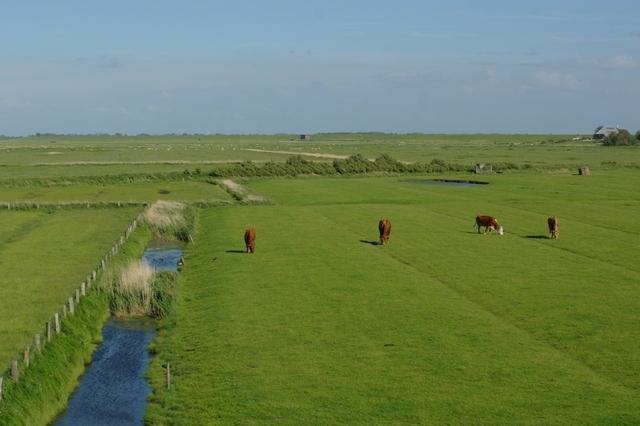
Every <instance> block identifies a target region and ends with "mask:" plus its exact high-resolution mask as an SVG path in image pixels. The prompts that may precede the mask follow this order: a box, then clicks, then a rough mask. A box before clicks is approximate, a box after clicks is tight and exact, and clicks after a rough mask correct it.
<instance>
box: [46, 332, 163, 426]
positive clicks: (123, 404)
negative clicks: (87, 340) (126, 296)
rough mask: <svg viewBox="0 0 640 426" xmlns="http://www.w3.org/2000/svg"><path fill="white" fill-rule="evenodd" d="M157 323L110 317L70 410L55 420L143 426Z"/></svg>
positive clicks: (60, 424)
mask: <svg viewBox="0 0 640 426" xmlns="http://www.w3.org/2000/svg"><path fill="white" fill-rule="evenodd" d="M154 332H155V329H154V323H153V322H151V321H149V320H126V321H122V320H110V321H108V322H107V324H106V325H105V327H104V328H103V330H102V338H103V341H102V344H100V346H99V347H98V349H97V350H96V351H95V353H94V354H93V359H92V361H91V365H90V366H89V368H88V369H87V371H86V372H85V374H84V376H82V378H81V380H80V384H79V385H78V388H77V389H76V390H75V392H74V393H73V394H72V395H71V399H70V400H69V405H68V406H67V409H66V411H65V412H64V413H63V414H62V415H61V416H60V417H59V418H58V419H57V420H56V421H55V422H54V423H53V424H54V425H56V426H71V425H73V426H76V425H105V426H106V425H114V426H117V425H141V424H143V418H144V412H145V408H146V405H147V396H148V395H149V393H150V392H151V389H150V387H149V385H148V383H147V381H146V380H145V378H144V373H145V371H146V369H147V366H148V364H149V352H148V346H149V343H150V342H151V340H152V339H153V335H154Z"/></svg>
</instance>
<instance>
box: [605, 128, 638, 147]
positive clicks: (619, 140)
mask: <svg viewBox="0 0 640 426" xmlns="http://www.w3.org/2000/svg"><path fill="white" fill-rule="evenodd" d="M602 142H603V143H604V144H605V145H609V146H618V145H635V144H636V143H638V142H639V141H638V140H637V139H634V137H633V136H631V133H629V131H628V130H627V129H620V130H618V131H617V132H615V133H612V134H610V135H609V136H607V137H606V138H604V139H603V140H602Z"/></svg>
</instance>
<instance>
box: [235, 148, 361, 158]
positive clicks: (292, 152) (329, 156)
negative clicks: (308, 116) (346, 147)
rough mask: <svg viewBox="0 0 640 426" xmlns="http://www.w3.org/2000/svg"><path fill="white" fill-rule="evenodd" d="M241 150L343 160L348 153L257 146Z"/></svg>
mask: <svg viewBox="0 0 640 426" xmlns="http://www.w3.org/2000/svg"><path fill="white" fill-rule="evenodd" d="M241 151H252V152H266V153H269V154H284V155H305V156H307V157H316V158H332V159H335V160H344V159H345V158H349V156H348V155H338V154H321V153H316V152H299V151H270V150H268V149H257V148H242V149H241Z"/></svg>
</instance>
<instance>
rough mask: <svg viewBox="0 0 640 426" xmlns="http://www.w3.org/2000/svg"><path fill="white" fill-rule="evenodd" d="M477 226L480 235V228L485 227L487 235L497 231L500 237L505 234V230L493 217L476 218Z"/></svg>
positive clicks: (481, 216) (479, 216)
mask: <svg viewBox="0 0 640 426" xmlns="http://www.w3.org/2000/svg"><path fill="white" fill-rule="evenodd" d="M475 226H477V227H478V234H479V233H480V228H481V227H483V226H484V233H485V234H486V233H487V231H488V232H491V231H496V232H498V234H500V235H503V234H504V228H503V227H502V225H500V224H499V223H498V220H497V219H496V218H495V217H493V216H485V215H478V216H476V224H475Z"/></svg>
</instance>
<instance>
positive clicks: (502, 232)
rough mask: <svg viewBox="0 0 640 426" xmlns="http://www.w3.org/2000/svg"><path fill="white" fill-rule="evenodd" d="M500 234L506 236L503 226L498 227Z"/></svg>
mask: <svg viewBox="0 0 640 426" xmlns="http://www.w3.org/2000/svg"><path fill="white" fill-rule="evenodd" d="M498 234H500V235H504V228H503V227H502V225H498Z"/></svg>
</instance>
